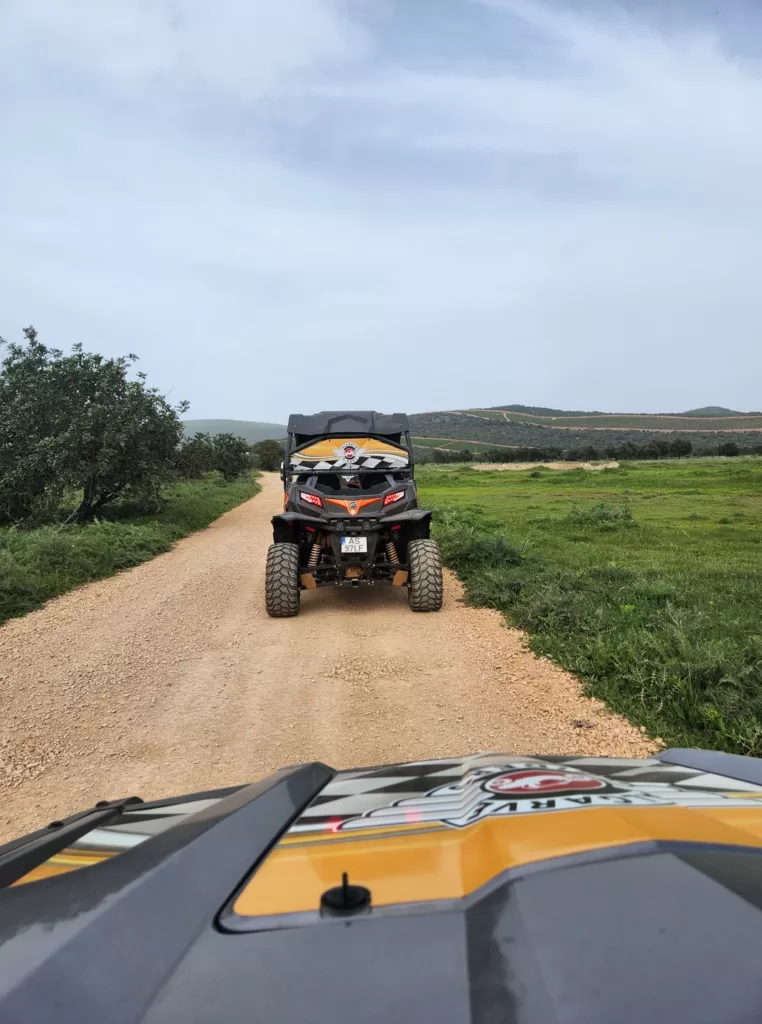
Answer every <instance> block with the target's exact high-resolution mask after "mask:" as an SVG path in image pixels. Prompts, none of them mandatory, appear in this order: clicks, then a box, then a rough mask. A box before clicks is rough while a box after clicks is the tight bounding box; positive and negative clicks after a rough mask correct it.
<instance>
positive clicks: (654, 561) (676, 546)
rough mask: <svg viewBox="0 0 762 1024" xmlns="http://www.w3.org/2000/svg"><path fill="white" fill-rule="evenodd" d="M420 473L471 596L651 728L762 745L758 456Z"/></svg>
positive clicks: (761, 482)
mask: <svg viewBox="0 0 762 1024" xmlns="http://www.w3.org/2000/svg"><path fill="white" fill-rule="evenodd" d="M418 477H419V484H420V489H421V499H422V503H425V504H427V505H430V506H432V507H433V508H434V509H435V512H436V519H435V530H436V535H437V536H438V538H439V540H440V542H441V544H442V549H443V554H444V557H445V561H446V562H447V563H448V564H449V565H450V566H451V567H452V568H453V569H455V571H456V572H457V573H458V575H459V576H460V577H461V579H462V580H463V581H464V583H465V585H466V591H467V595H468V600H469V601H471V602H473V603H475V604H482V605H488V606H491V607H494V608H498V609H499V610H500V611H502V612H504V613H505V614H506V616H507V617H508V619H509V620H510V621H511V622H512V623H514V624H515V625H518V626H521V627H523V628H525V629H526V630H527V631H528V632H529V634H530V636H531V643H532V647H533V649H534V650H535V651H536V652H537V653H539V654H544V655H547V656H548V657H550V658H552V659H553V660H555V661H556V662H558V663H559V664H561V665H563V666H564V667H566V668H568V669H570V670H571V671H573V672H575V673H577V674H578V675H579V676H580V677H581V678H582V679H583V680H585V681H586V684H587V687H588V691H589V692H590V693H591V694H594V695H596V696H598V697H601V698H603V699H604V700H606V701H607V702H608V703H609V704H610V705H611V706H612V707H613V708H615V709H617V710H618V711H621V712H624V713H625V714H626V715H628V717H629V718H630V719H631V720H632V721H633V722H635V723H637V724H639V725H644V726H646V728H647V729H648V730H649V732H650V733H651V734H652V735H654V736H656V735H659V736H661V737H663V738H664V739H665V740H666V741H667V742H669V743H671V744H673V745H674V744H679V745H690V746H700V747H705V748H715V749H722V750H728V751H734V752H737V753H742V754H755V755H757V756H760V755H762V625H761V624H760V623H762V572H760V569H761V568H762V499H760V493H762V459H754V458H748V459H734V460H721V459H707V460H683V461H679V462H678V461H675V462H658V463H628V464H625V465H623V466H622V467H620V468H619V469H612V470H602V471H599V472H597V473H595V474H592V473H589V472H586V471H584V470H581V469H580V470H571V471H567V472H559V471H552V470H546V469H544V470H533V471H529V470H527V471H525V472H520V471H518V472H511V473H503V472H477V471H474V470H472V469H470V468H465V467H446V466H442V467H422V468H421V471H420V473H419V474H418Z"/></svg>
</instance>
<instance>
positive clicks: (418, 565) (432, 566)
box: [407, 539, 444, 612]
mask: <svg viewBox="0 0 762 1024" xmlns="http://www.w3.org/2000/svg"><path fill="white" fill-rule="evenodd" d="M407 560H408V564H409V565H410V583H409V586H408V591H407V600H408V604H409V605H410V607H411V608H412V610H413V611H414V612H438V611H439V609H440V608H441V607H442V592H443V589H444V585H443V582H442V557H441V555H440V554H439V545H438V544H437V542H436V541H435V540H428V539H427V540H411V541H410V542H409V544H408V546H407Z"/></svg>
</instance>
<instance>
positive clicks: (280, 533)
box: [271, 512, 324, 544]
mask: <svg viewBox="0 0 762 1024" xmlns="http://www.w3.org/2000/svg"><path fill="white" fill-rule="evenodd" d="M271 522H272V525H273V543H275V544H289V543H291V542H293V540H294V527H295V526H296V524H297V523H308V524H309V525H310V526H315V527H316V528H320V527H321V526H323V525H324V523H323V520H322V519H317V518H316V517H315V516H306V515H303V514H302V513H301V512H280V513H279V514H278V515H277V516H273V517H272V520H271Z"/></svg>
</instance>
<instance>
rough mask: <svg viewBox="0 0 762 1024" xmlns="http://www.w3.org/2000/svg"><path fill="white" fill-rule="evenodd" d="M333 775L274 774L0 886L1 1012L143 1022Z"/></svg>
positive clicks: (309, 771) (314, 768)
mask: <svg viewBox="0 0 762 1024" xmlns="http://www.w3.org/2000/svg"><path fill="white" fill-rule="evenodd" d="M333 775H334V770H333V769H332V768H328V767H327V766H326V765H324V764H320V763H318V762H315V763H313V764H306V765H303V766H301V767H298V768H293V769H290V770H288V771H280V772H276V773H274V774H273V775H271V776H269V777H268V778H267V779H264V780H262V781H261V782H258V783H255V784H254V785H251V786H244V787H242V788H241V789H238V790H237V791H236V792H234V793H232V794H231V795H230V796H228V797H226V798H224V799H222V800H220V801H218V802H217V803H216V804H214V805H212V806H211V807H208V808H205V809H204V810H202V811H199V812H198V813H197V814H194V815H191V816H189V817H188V818H185V819H183V820H181V821H180V822H178V824H177V825H174V826H173V827H172V828H170V829H168V830H167V831H166V832H162V833H160V834H159V835H157V836H155V837H154V838H153V839H151V840H150V841H148V842H145V843H142V844H141V845H139V846H136V847H134V848H133V849H131V850H128V851H126V852H125V853H123V854H120V855H119V856H118V857H114V858H112V859H111V860H108V861H105V862H104V863H102V864H99V865H97V866H95V867H91V868H87V869H85V870H82V871H76V872H71V873H69V874H66V875H61V876H58V877H53V878H49V879H45V880H42V881H39V882H33V883H30V884H28V885H23V886H19V887H16V888H12V889H5V890H2V891H0V1021H44V1020H60V1021H77V1024H103V1021H108V1022H109V1024H128V1022H130V1024H131V1022H133V1021H138V1020H141V1019H142V1017H143V1012H144V1010H145V1008H146V1007H147V1006H148V1005H149V1003H150V1002H151V1000H152V999H153V998H154V996H155V994H156V992H157V991H158V990H159V988H160V987H161V986H162V985H163V984H164V982H165V981H166V980H167V978H168V977H169V976H170V975H171V973H172V972H173V970H174V969H175V967H176V965H177V964H178V963H179V962H180V961H181V960H182V957H183V956H184V954H185V953H186V951H187V950H188V948H189V947H190V946H191V944H192V943H193V942H194V941H195V940H196V938H197V937H198V936H199V935H200V934H201V933H202V932H204V931H212V932H213V931H214V927H215V926H214V921H215V917H216V915H217V913H218V911H219V909H220V907H222V906H223V905H224V904H225V902H226V901H227V899H228V898H229V897H230V894H231V892H233V891H234V890H235V888H236V887H237V886H238V885H239V884H240V882H241V880H242V879H243V878H245V877H247V876H248V875H249V874H250V873H251V872H252V870H254V868H255V867H256V865H257V864H258V863H259V862H260V861H261V859H262V858H263V857H264V856H265V855H266V854H267V852H268V850H269V849H270V848H271V846H272V845H273V844H274V843H275V842H277V840H278V838H279V837H280V836H281V835H282V833H283V832H284V831H285V830H286V829H287V828H288V827H289V825H290V824H291V822H292V821H293V820H294V819H295V818H296V817H298V815H299V814H300V813H301V812H302V810H303V809H304V808H305V807H306V806H307V805H308V804H309V803H310V802H311V801H312V800H313V799H314V797H315V796H317V795H318V793H319V792H320V791H321V790H322V789H323V787H324V786H325V785H326V784H327V783H328V782H329V781H330V780H331V778H332V777H333ZM199 796H200V795H199ZM30 928H35V929H36V931H37V939H36V940H35V942H32V943H30V942H29V941H28V939H27V937H26V936H27V932H28V930H29V929H30ZM85 964H86V965H87V970H86V972H85V973H83V965H85Z"/></svg>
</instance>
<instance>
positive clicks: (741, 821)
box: [233, 807, 762, 917]
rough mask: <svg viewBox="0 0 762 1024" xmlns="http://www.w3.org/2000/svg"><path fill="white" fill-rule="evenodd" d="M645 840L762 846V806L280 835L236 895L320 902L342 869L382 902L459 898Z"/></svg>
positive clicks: (305, 904) (242, 909) (264, 905)
mask: <svg viewBox="0 0 762 1024" xmlns="http://www.w3.org/2000/svg"><path fill="white" fill-rule="evenodd" d="M648 840H671V841H674V842H699V843H702V842H703V843H719V844H728V845H734V846H738V845H743V846H751V847H762V807H760V809H759V810H757V809H756V808H748V807H701V808H698V807H697V808H687V807H637V808H636V807H598V808H590V809H588V810H585V811H583V812H581V813H577V812H575V811H571V812H567V813H561V814H556V813H552V814H547V815H546V814H530V815H526V816H524V817H523V818H488V819H485V820H483V821H480V822H478V823H477V824H475V825H472V826H470V827H469V828H465V829H452V828H449V827H447V826H445V825H439V824H435V823H432V824H431V825H429V826H426V825H421V824H411V825H410V826H408V827H407V828H405V827H404V826H403V827H400V826H396V827H390V828H387V829H383V828H379V829H378V830H374V831H373V833H371V834H370V835H369V834H368V832H363V834H362V836H360V835H359V834H358V833H349V834H343V833H342V834H339V833H337V834H335V835H330V836H328V837H326V835H325V833H323V834H320V835H319V836H316V837H315V838H311V837H308V836H304V837H302V836H294V837H292V838H290V839H288V838H287V839H286V840H284V841H282V842H281V843H280V844H279V845H278V846H277V847H276V849H275V850H274V851H273V853H272V854H271V855H270V856H269V857H268V859H267V860H266V861H265V862H264V864H263V865H262V866H261V867H260V868H259V870H258V871H257V872H256V873H255V874H254V875H253V876H252V878H251V880H250V881H249V882H248V884H247V885H245V887H244V888H243V890H242V891H241V893H240V894H239V896H238V898H237V899H236V901H235V904H234V908H233V909H234V911H235V913H236V914H238V915H240V916H242V917H257V916H262V915H272V914H287V913H295V912H298V911H309V910H317V908H318V907H319V906H320V895H321V893H322V892H324V891H325V889H327V888H329V887H330V886H332V885H335V884H336V881H337V879H340V878H341V874H342V872H344V871H346V872H348V874H349V877H350V879H351V880H352V881H353V882H356V883H358V884H361V885H366V886H368V888H370V890H371V891H372V893H373V902H374V904H375V905H376V906H383V905H388V904H394V903H414V902H418V901H420V900H441V899H458V898H460V897H463V896H465V895H467V894H468V893H471V892H474V890H476V889H478V888H480V887H481V886H482V885H484V884H485V883H487V882H488V881H490V880H491V879H493V878H495V877H497V876H498V875H500V874H501V873H502V872H504V871H507V870H509V869H510V868H517V867H521V866H523V865H526V864H531V863H536V862H538V861H543V860H549V859H551V858H553V857H563V856H566V855H568V854H573V853H581V852H583V851H586V850H598V849H605V848H607V847H616V846H624V845H629V844H632V843H639V842H646V841H648Z"/></svg>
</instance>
